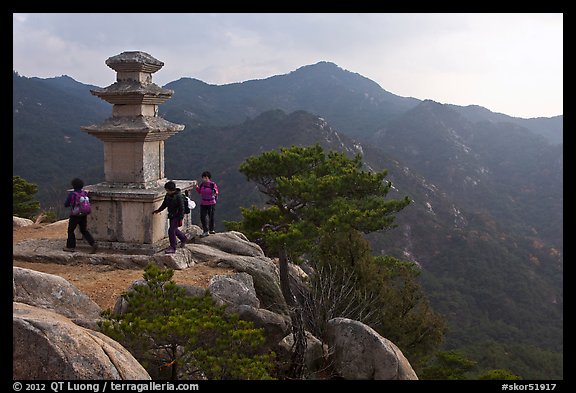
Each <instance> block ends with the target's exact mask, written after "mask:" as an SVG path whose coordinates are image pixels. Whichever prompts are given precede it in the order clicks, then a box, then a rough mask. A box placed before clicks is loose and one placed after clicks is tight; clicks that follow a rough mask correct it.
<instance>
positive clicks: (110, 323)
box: [99, 263, 274, 380]
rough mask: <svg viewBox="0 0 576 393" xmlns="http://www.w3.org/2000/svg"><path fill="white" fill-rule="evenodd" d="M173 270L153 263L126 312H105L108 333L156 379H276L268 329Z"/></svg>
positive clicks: (131, 294) (103, 326) (128, 299)
mask: <svg viewBox="0 0 576 393" xmlns="http://www.w3.org/2000/svg"><path fill="white" fill-rule="evenodd" d="M172 275H173V270H172V269H160V268H159V267H158V266H156V265H155V264H152V263H150V264H149V265H148V266H147V267H146V269H145V272H144V279H145V283H144V284H140V285H136V286H135V287H134V288H133V289H132V290H130V291H128V292H126V293H124V294H123V295H122V296H123V298H124V299H125V300H126V302H127V303H128V310H127V312H125V313H121V314H113V313H112V312H111V311H110V310H107V311H105V312H104V313H103V316H104V317H105V319H104V320H103V321H102V322H101V323H100V324H99V325H100V328H101V330H102V332H103V333H105V334H106V335H108V336H110V337H111V338H113V339H114V340H116V341H118V342H120V343H121V344H122V345H124V346H125V347H126V348H127V349H128V350H129V351H130V352H131V353H132V354H133V356H134V357H135V358H136V359H137V360H138V361H139V362H140V363H141V364H142V365H143V366H144V367H145V368H146V370H147V371H148V373H149V374H150V375H151V377H152V378H153V379H172V380H174V379H198V378H204V377H206V378H208V379H272V377H271V376H270V370H271V369H272V367H273V365H272V360H273V357H274V354H273V353H262V351H261V350H260V349H259V347H260V346H261V344H263V343H264V335H263V331H262V329H256V328H254V327H253V324H252V323H251V322H247V321H243V320H240V319H239V318H238V316H237V315H235V314H229V313H225V312H224V307H223V306H222V307H218V306H216V305H215V304H214V302H213V300H212V298H211V297H210V295H209V294H207V293H206V294H205V295H204V296H203V297H193V296H189V295H187V294H186V291H185V289H184V288H181V287H179V286H177V285H176V284H175V283H174V282H173V281H172Z"/></svg>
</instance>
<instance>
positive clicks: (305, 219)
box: [227, 144, 410, 257]
mask: <svg viewBox="0 0 576 393" xmlns="http://www.w3.org/2000/svg"><path fill="white" fill-rule="evenodd" d="M240 172H242V173H243V174H244V175H245V176H246V179H247V180H249V181H254V182H256V183H257V184H258V187H259V190H260V192H262V193H263V194H264V195H265V196H266V197H267V201H266V204H267V205H269V206H270V207H269V208H266V209H258V208H256V207H252V208H250V209H246V208H245V209H242V215H243V217H244V221H243V222H241V223H227V228H235V229H241V230H242V232H243V233H245V234H246V235H247V236H248V237H249V238H251V239H255V240H257V241H258V243H260V244H261V245H262V246H263V247H264V248H265V249H266V250H267V251H268V252H269V253H270V254H275V253H276V252H277V251H278V249H279V247H280V246H282V245H283V244H286V245H288V246H289V249H290V252H291V254H292V256H293V257H295V256H300V255H302V254H304V253H306V251H307V250H310V248H311V247H312V246H313V243H314V241H315V239H318V238H319V237H320V231H324V232H326V233H329V232H333V231H342V232H348V231H351V230H354V231H360V232H364V233H368V232H372V231H377V230H381V229H384V228H389V227H392V226H393V221H394V217H393V216H392V214H393V213H396V212H398V211H400V210H402V209H403V208H404V207H406V206H407V205H408V204H409V203H410V200H409V199H408V198H407V197H406V198H404V199H402V200H387V199H386V194H387V193H388V191H389V190H390V187H391V183H390V182H384V181H383V180H384V178H385V176H386V174H387V173H386V171H382V172H376V173H374V172H370V171H367V170H363V169H362V159H361V157H360V156H359V155H357V156H356V157H355V158H354V159H349V158H348V157H346V156H345V155H344V154H343V153H339V152H335V151H331V152H328V153H325V152H324V150H323V149H322V147H321V146H320V145H318V144H316V145H314V146H310V147H298V146H292V147H291V148H280V149H279V151H268V152H264V153H262V154H261V155H260V156H252V157H249V158H248V159H246V160H245V161H244V162H243V163H242V164H241V166H240ZM267 226H271V227H272V228H274V229H282V230H281V231H277V230H275V231H264V232H263V231H262V229H263V228H266V227H267Z"/></svg>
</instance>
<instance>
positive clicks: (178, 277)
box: [12, 221, 232, 310]
mask: <svg viewBox="0 0 576 393" xmlns="http://www.w3.org/2000/svg"><path fill="white" fill-rule="evenodd" d="M67 225H68V221H59V222H58V223H55V224H33V225H29V226H25V227H21V228H13V231H12V243H13V244H14V243H17V242H19V241H21V240H26V239H62V245H63V246H64V245H65V243H66V229H67ZM12 265H13V266H18V267H22V268H27V269H31V270H36V271H39V272H44V273H50V274H55V275H58V276H60V277H63V278H65V279H66V280H68V281H69V282H70V283H72V284H74V285H75V286H76V287H77V288H78V289H80V290H81V291H82V292H84V293H85V294H86V295H88V296H89V297H90V298H91V299H92V300H93V301H94V302H95V303H96V304H98V305H99V306H100V307H101V308H102V309H103V310H105V309H107V308H113V307H114V304H115V303H116V299H117V298H118V296H120V294H121V293H122V292H124V291H125V290H126V289H127V288H128V287H129V286H130V284H132V283H133V282H134V281H136V280H138V279H141V278H143V273H144V271H143V270H142V269H138V270H132V269H116V268H115V267H114V266H110V265H94V264H78V265H61V264H57V263H35V262H26V261H18V260H13V261H12ZM231 271H232V269H229V268H220V267H214V266H209V265H206V264H196V265H194V266H192V267H190V268H188V269H185V270H175V271H174V276H173V278H172V279H173V280H174V282H176V283H179V284H193V285H198V286H201V287H204V288H206V287H207V286H208V282H209V281H210V278H211V277H212V276H214V275H216V274H226V273H229V272H231Z"/></svg>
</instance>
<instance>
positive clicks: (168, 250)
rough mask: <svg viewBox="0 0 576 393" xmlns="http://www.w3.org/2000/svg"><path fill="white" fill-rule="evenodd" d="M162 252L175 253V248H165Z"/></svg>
mask: <svg viewBox="0 0 576 393" xmlns="http://www.w3.org/2000/svg"><path fill="white" fill-rule="evenodd" d="M164 254H176V250H175V249H173V248H167V249H166V251H164Z"/></svg>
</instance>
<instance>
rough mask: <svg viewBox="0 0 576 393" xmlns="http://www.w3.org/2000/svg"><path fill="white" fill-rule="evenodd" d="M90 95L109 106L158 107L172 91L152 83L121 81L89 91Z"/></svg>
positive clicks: (170, 95)
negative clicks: (142, 105) (140, 105)
mask: <svg viewBox="0 0 576 393" xmlns="http://www.w3.org/2000/svg"><path fill="white" fill-rule="evenodd" d="M90 93H92V95H94V96H97V97H99V98H101V99H103V100H104V101H106V102H109V103H110V104H120V105H129V104H136V105H138V104H149V105H160V104H162V103H164V102H166V101H168V100H169V99H170V97H172V94H174V90H170V89H163V88H161V87H159V86H158V85H156V84H154V83H150V84H148V85H142V84H141V83H139V82H137V81H122V82H116V83H114V84H112V85H110V86H108V87H105V88H103V89H93V90H90Z"/></svg>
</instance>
